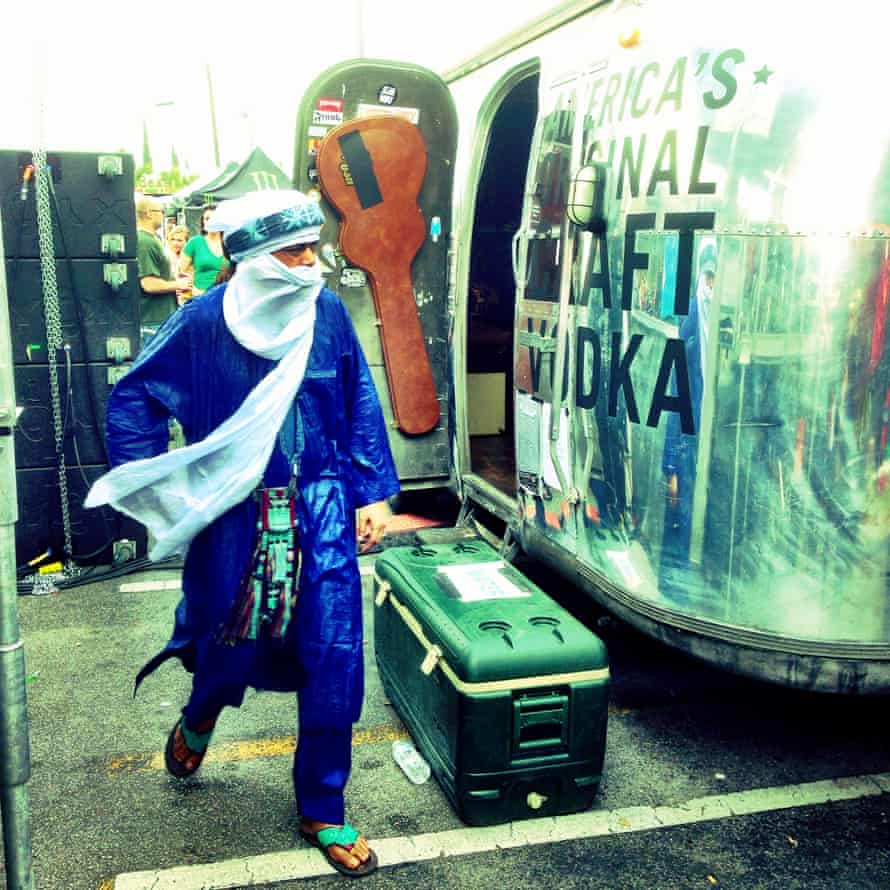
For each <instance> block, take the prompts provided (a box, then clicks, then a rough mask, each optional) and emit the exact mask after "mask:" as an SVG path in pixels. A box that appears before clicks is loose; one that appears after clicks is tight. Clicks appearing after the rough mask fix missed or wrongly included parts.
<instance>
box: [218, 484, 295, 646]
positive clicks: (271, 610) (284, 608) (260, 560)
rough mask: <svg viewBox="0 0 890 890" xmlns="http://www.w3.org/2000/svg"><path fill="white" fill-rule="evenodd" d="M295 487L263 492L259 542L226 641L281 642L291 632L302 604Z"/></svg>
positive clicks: (260, 494) (259, 494)
mask: <svg viewBox="0 0 890 890" xmlns="http://www.w3.org/2000/svg"><path fill="white" fill-rule="evenodd" d="M295 491H296V486H295V485H294V483H293V481H292V482H291V484H290V485H289V486H288V487H287V488H259V489H257V490H256V491H255V492H254V499H255V500H256V501H257V508H258V509H257V527H256V541H255V544H254V549H253V556H252V558H251V561H250V566H249V568H248V571H247V573H246V574H245V576H244V580H243V581H242V582H241V587H240V590H239V592H238V596H237V597H236V599H235V603H234V604H233V606H232V612H231V614H230V616H229V619H228V621H227V622H226V625H225V626H224V628H223V631H222V640H223V642H226V643H232V644H234V643H236V642H238V641H239V640H256V639H259V638H260V637H263V636H265V637H267V638H270V639H273V640H280V639H281V638H282V637H283V636H284V635H285V634H286V633H287V628H288V625H289V624H290V620H291V616H292V614H293V610H294V606H295V605H296V602H297V581H298V578H299V568H300V546H299V545H300V533H299V528H298V523H297V511H296V505H295V502H294V496H295Z"/></svg>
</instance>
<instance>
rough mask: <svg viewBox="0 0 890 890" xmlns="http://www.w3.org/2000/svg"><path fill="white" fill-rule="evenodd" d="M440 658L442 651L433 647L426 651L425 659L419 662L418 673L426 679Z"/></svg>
mask: <svg viewBox="0 0 890 890" xmlns="http://www.w3.org/2000/svg"><path fill="white" fill-rule="evenodd" d="M441 658H442V650H441V649H440V648H439V647H438V646H433V647H432V648H431V649H429V650H428V651H427V653H426V658H424V660H423V661H422V662H421V665H420V672H421V673H422V674H423V675H424V676H426V677H428V676H429V675H430V674H431V673H432V672H433V671H434V670H435V669H436V665H437V664H438V663H439V660H440V659H441Z"/></svg>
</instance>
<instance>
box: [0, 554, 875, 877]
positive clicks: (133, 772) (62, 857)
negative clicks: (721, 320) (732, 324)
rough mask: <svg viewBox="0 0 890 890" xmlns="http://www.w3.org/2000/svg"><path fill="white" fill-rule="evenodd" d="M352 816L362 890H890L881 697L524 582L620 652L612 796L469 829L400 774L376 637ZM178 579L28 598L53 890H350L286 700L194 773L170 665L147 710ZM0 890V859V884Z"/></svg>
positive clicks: (218, 737)
mask: <svg viewBox="0 0 890 890" xmlns="http://www.w3.org/2000/svg"><path fill="white" fill-rule="evenodd" d="M373 559H374V557H363V558H362V560H361V563H362V567H363V570H364V572H365V576H364V577H365V606H366V618H367V641H366V663H367V693H366V702H365V708H364V711H363V714H362V720H361V722H360V723H359V724H358V725H357V726H356V731H355V734H354V738H353V741H354V768H353V774H352V778H351V780H350V785H349V788H348V796H347V816H348V818H349V820H350V821H351V822H352V823H353V824H355V825H357V826H358V827H359V828H360V829H361V830H362V831H363V832H364V833H365V834H366V836H367V837H368V838H370V839H372V841H373V842H374V845H375V847H377V849H378V850H379V852H380V854H381V862H382V865H381V868H380V870H379V871H378V872H377V873H376V874H375V875H373V876H372V877H370V878H368V879H365V880H364V882H363V886H366V887H379V888H389V887H431V888H451V887H454V888H457V887H460V888H476V887H479V888H483V887H485V888H488V887H492V886H498V885H499V886H501V887H505V888H506V887H509V888H536V890H537V888H539V887H541V886H549V887H552V888H622V890H624V888H646V890H662V888H663V890H674V888H699V887H700V888H703V890H707V888H711V887H716V888H740V890H741V888H746V890H750V888H753V890H760V888H783V890H789V888H807V890H822V888H824V890H837V888H846V887H855V888H887V887H890V794H888V792H890V773H888V770H890V766H888V753H890V744H888V732H887V730H886V728H885V727H886V713H887V705H888V700H887V699H886V698H883V699H875V698H872V699H856V698H826V697H820V696H814V695H807V694H801V693H797V692H792V691H788V690H783V689H779V688H775V687H770V686H765V685H762V684H758V683H754V682H751V681H747V680H744V679H741V678H738V677H734V676H732V675H729V674H726V673H723V672H720V671H716V670H714V669H713V668H709V667H706V666H704V665H701V664H699V663H697V662H694V661H692V660H689V659H687V658H685V657H683V656H680V655H678V654H677V653H675V652H672V651H670V650H668V649H666V648H664V647H662V646H660V645H659V644H657V643H655V642H653V641H651V640H649V639H647V638H644V637H642V636H640V635H638V634H637V633H635V632H634V631H632V630H631V629H630V628H628V627H626V626H625V625H622V624H620V623H619V622H615V621H612V620H610V619H609V618H608V617H607V616H605V615H603V614H602V613H601V612H600V611H598V610H597V609H595V608H594V607H593V606H592V605H591V604H590V602H589V601H588V600H586V599H585V598H584V596H583V594H580V593H578V592H577V591H574V590H572V589H570V588H567V587H566V585H565V583H564V582H562V581H560V580H558V579H557V578H555V577H553V576H550V575H549V574H548V573H547V572H546V571H545V570H543V569H541V568H540V567H535V566H532V567H530V568H529V570H530V572H531V573H532V574H533V575H534V576H535V578H536V580H537V581H538V583H539V584H541V585H542V586H544V587H545V588H546V589H548V590H549V591H550V592H551V593H552V594H553V595H555V596H556V597H557V598H558V599H560V600H561V601H563V603H564V604H565V605H567V606H568V607H569V608H570V609H571V610H572V611H573V612H574V613H575V614H576V615H578V616H579V617H580V618H582V620H584V621H586V622H587V623H588V624H589V626H591V627H592V628H593V629H594V630H595V631H596V632H597V633H599V634H600V635H601V636H602V637H603V639H604V640H605V642H606V644H607V646H608V649H609V654H610V664H611V669H612V677H613V679H612V690H611V704H610V711H609V731H608V741H607V746H606V759H605V767H604V775H603V781H602V783H601V786H600V789H599V792H598V795H597V798H596V800H595V803H594V805H593V807H592V808H591V809H590V810H589V811H588V812H586V813H583V814H579V815H576V816H565V817H558V818H556V819H551V820H531V821H527V822H517V823H514V824H513V825H512V826H497V827H494V828H491V829H474V828H469V827H467V826H464V825H463V824H462V823H461V822H460V821H459V820H458V819H457V817H456V816H455V814H454V813H453V811H452V809H451V807H450V805H449V804H448V802H447V800H446V799H445V797H444V795H443V793H442V791H441V790H440V789H439V787H438V786H437V784H436V782H435V781H434V780H430V781H429V782H428V783H426V784H424V785H420V786H415V785H412V784H410V783H409V782H408V780H407V779H406V778H405V777H404V776H403V775H402V773H401V772H400V770H399V768H398V767H397V765H396V764H395V763H394V761H393V759H392V755H391V745H392V741H393V740H394V739H396V738H401V737H404V735H405V729H404V726H403V725H402V723H401V722H400V720H399V718H398V716H397V715H396V714H395V713H394V711H393V709H392V707H391V706H390V705H389V704H388V703H387V702H386V700H385V698H384V695H383V691H382V689H381V686H380V683H379V678H378V675H377V670H376V665H375V664H374V657H373V643H372V640H371V612H372V609H373V600H372V597H371V589H370V586H371V585H370V575H369V572H370V570H371V569H372V566H373ZM178 582H179V575H178V573H177V572H176V571H167V570H158V569H153V570H151V571H147V572H141V573H139V574H133V575H128V576H125V577H120V578H116V579H113V580H108V581H104V582H97V583H93V584H89V585H86V586H82V587H77V588H73V589H69V590H65V591H63V592H61V593H58V594H50V595H46V596H40V597H36V596H24V597H21V598H20V599H19V610H20V621H21V625H22V636H23V638H24V641H25V653H26V656H25V657H26V676H27V680H28V682H27V691H28V707H29V715H30V740H31V755H32V769H33V775H32V778H31V781H30V782H29V786H28V787H29V791H30V795H31V809H32V832H33V841H34V871H35V879H36V882H37V887H38V888H42V890H97V888H101V890H112V888H114V890H140V888H145V890H148V888H153V890H163V888H166V887H169V888H176V890H180V888H181V890H187V888H199V887H200V888H207V890H210V888H223V887H262V886H273V885H274V886H276V887H288V888H299V887H305V886H309V885H311V886H328V885H333V882H340V883H342V881H343V880H346V879H344V878H341V877H339V876H338V875H336V874H334V873H333V872H331V871H330V870H329V869H328V868H327V866H326V865H325V863H324V862H323V861H322V859H321V856H320V854H319V853H318V852H317V851H315V850H311V849H309V848H308V847H307V846H306V845H305V844H304V843H303V842H302V841H301V840H299V838H298V837H297V833H296V828H297V815H296V813H295V811H294V803H293V792H292V788H291V777H290V769H291V758H292V751H293V744H294V734H295V731H296V727H295V726H294V719H295V718H294V705H293V697H292V696H290V695H284V694H271V693H262V694H258V693H254V692H249V693H248V695H247V698H246V700H245V703H244V706H243V707H242V708H241V709H240V710H238V711H226V712H225V713H224V714H223V716H222V717H221V719H220V721H219V724H218V728H217V731H216V733H215V736H214V740H213V743H212V747H211V750H210V753H209V754H208V757H207V759H206V761H205V764H204V766H203V767H202V769H201V771H200V772H199V773H198V774H197V776H196V777H195V778H193V779H191V780H188V781H187V782H184V783H178V782H176V781H175V780H173V779H170V778H168V776H167V774H166V773H165V771H164V769H163V758H162V751H163V746H164V742H165V739H166V736H167V733H168V731H169V729H170V727H171V726H172V725H173V723H174V722H175V720H176V718H177V715H178V713H179V709H180V707H181V706H182V704H183V702H184V700H185V697H186V695H187V690H188V683H189V678H188V675H187V674H186V673H185V672H184V671H182V670H181V669H180V668H179V666H178V663H177V662H168V663H167V664H165V665H164V666H163V667H162V668H160V669H159V670H158V671H157V672H156V673H155V674H154V675H153V676H152V677H150V678H149V679H148V680H147V681H146V682H145V683H144V684H143V688H142V689H141V690H140V693H139V695H138V697H136V698H135V699H134V698H133V695H132V683H133V677H134V675H135V673H136V671H137V670H138V668H139V667H140V666H141V665H142V664H143V662H144V661H145V660H146V659H147V658H148V657H149V656H150V655H152V654H153V653H154V652H156V651H157V650H158V649H159V648H160V647H161V646H162V645H163V643H164V642H165V640H166V637H167V635H168V633H169V630H170V626H171V624H170V622H171V619H172V613H173V608H174V606H175V603H176V601H177V599H178V596H179V592H178ZM4 884H5V872H4V871H3V869H2V859H0V886H3V885H4Z"/></svg>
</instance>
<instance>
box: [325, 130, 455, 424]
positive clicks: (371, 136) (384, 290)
mask: <svg viewBox="0 0 890 890" xmlns="http://www.w3.org/2000/svg"><path fill="white" fill-rule="evenodd" d="M317 166H318V178H319V182H320V184H321V188H322V191H323V192H324V194H325V197H326V198H327V199H328V201H330V203H331V204H332V205H333V206H334V207H335V208H336V210H337V212H338V213H339V214H340V217H341V222H340V249H341V250H342V251H343V253H344V255H345V256H346V257H347V259H348V260H349V261H350V262H351V263H352V264H354V265H356V266H358V267H359V268H361V269H364V270H365V272H366V273H367V275H368V278H369V279H370V282H371V292H372V293H373V295H374V305H375V307H376V310H377V317H378V319H379V320H380V338H381V341H382V344H383V360H384V362H385V364H386V376H387V380H388V381H389V393H390V398H391V399H392V409H393V414H394V415H395V418H396V422H397V424H398V426H399V429H400V430H401V431H402V432H403V433H406V434H408V435H420V434H422V433H428V432H429V431H430V430H432V429H434V428H435V427H436V425H437V424H438V422H439V401H438V399H437V397H436V385H435V383H434V381H433V372H432V368H431V367H430V360H429V355H428V354H427V349H426V343H425V342H424V339H423V328H422V327H421V324H420V318H419V317H418V314H417V304H416V302H415V300H414V286H413V283H412V281H411V263H412V262H413V260H414V257H415V256H416V255H417V252H418V251H419V250H420V248H421V245H422V244H423V242H424V240H425V239H426V224H425V223H424V219H423V215H422V214H421V212H420V208H419V207H418V206H417V196H418V194H419V193H420V187H421V185H422V184H423V177H424V175H425V174H426V146H425V145H424V142H423V136H422V135H421V133H420V130H418V128H417V127H416V126H414V124H411V123H409V122H408V121H406V120H403V119H402V118H398V117H368V118H359V119H357V120H352V121H347V122H346V123H344V124H340V125H339V126H337V127H334V129H333V130H331V131H330V132H329V133H328V135H327V136H326V137H325V138H324V140H323V141H322V143H321V145H320V146H319V149H318V159H317Z"/></svg>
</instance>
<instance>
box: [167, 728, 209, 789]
mask: <svg viewBox="0 0 890 890" xmlns="http://www.w3.org/2000/svg"><path fill="white" fill-rule="evenodd" d="M177 729H179V730H180V731H181V732H182V740H183V742H185V747H186V748H187V749H188V752H189V756H188V758H186V759H187V760H192V759H193V758H194V756H195V755H197V756H198V761H197V763H196V764H195V765H194V766H186V764H185V762H183V761H181V760H178V759H177V758H176V756H175V755H174V753H173V746H174V743H175V740H176V730H177ZM212 735H213V730H212V729H210V730H208V731H207V732H203V733H198V732H192V731H191V730H190V729H189V728H188V727H187V726H186V725H185V720H184V719H183V718H182V717H180V718H179V720H177V721H176V723H175V724H174V725H173V729H171V730H170V735H169V736H167V747H166V748H165V749H164V765H165V766H166V767H167V772H168V773H170V775H171V776H173V777H174V778H176V779H187V778H188V777H189V776H191V775H194V773H196V772H197V771H198V768H199V767H200V766H201V763H202V761H203V760H204V754H205V752H206V751H207V745H208V744H209V742H210V737H211V736H212Z"/></svg>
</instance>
